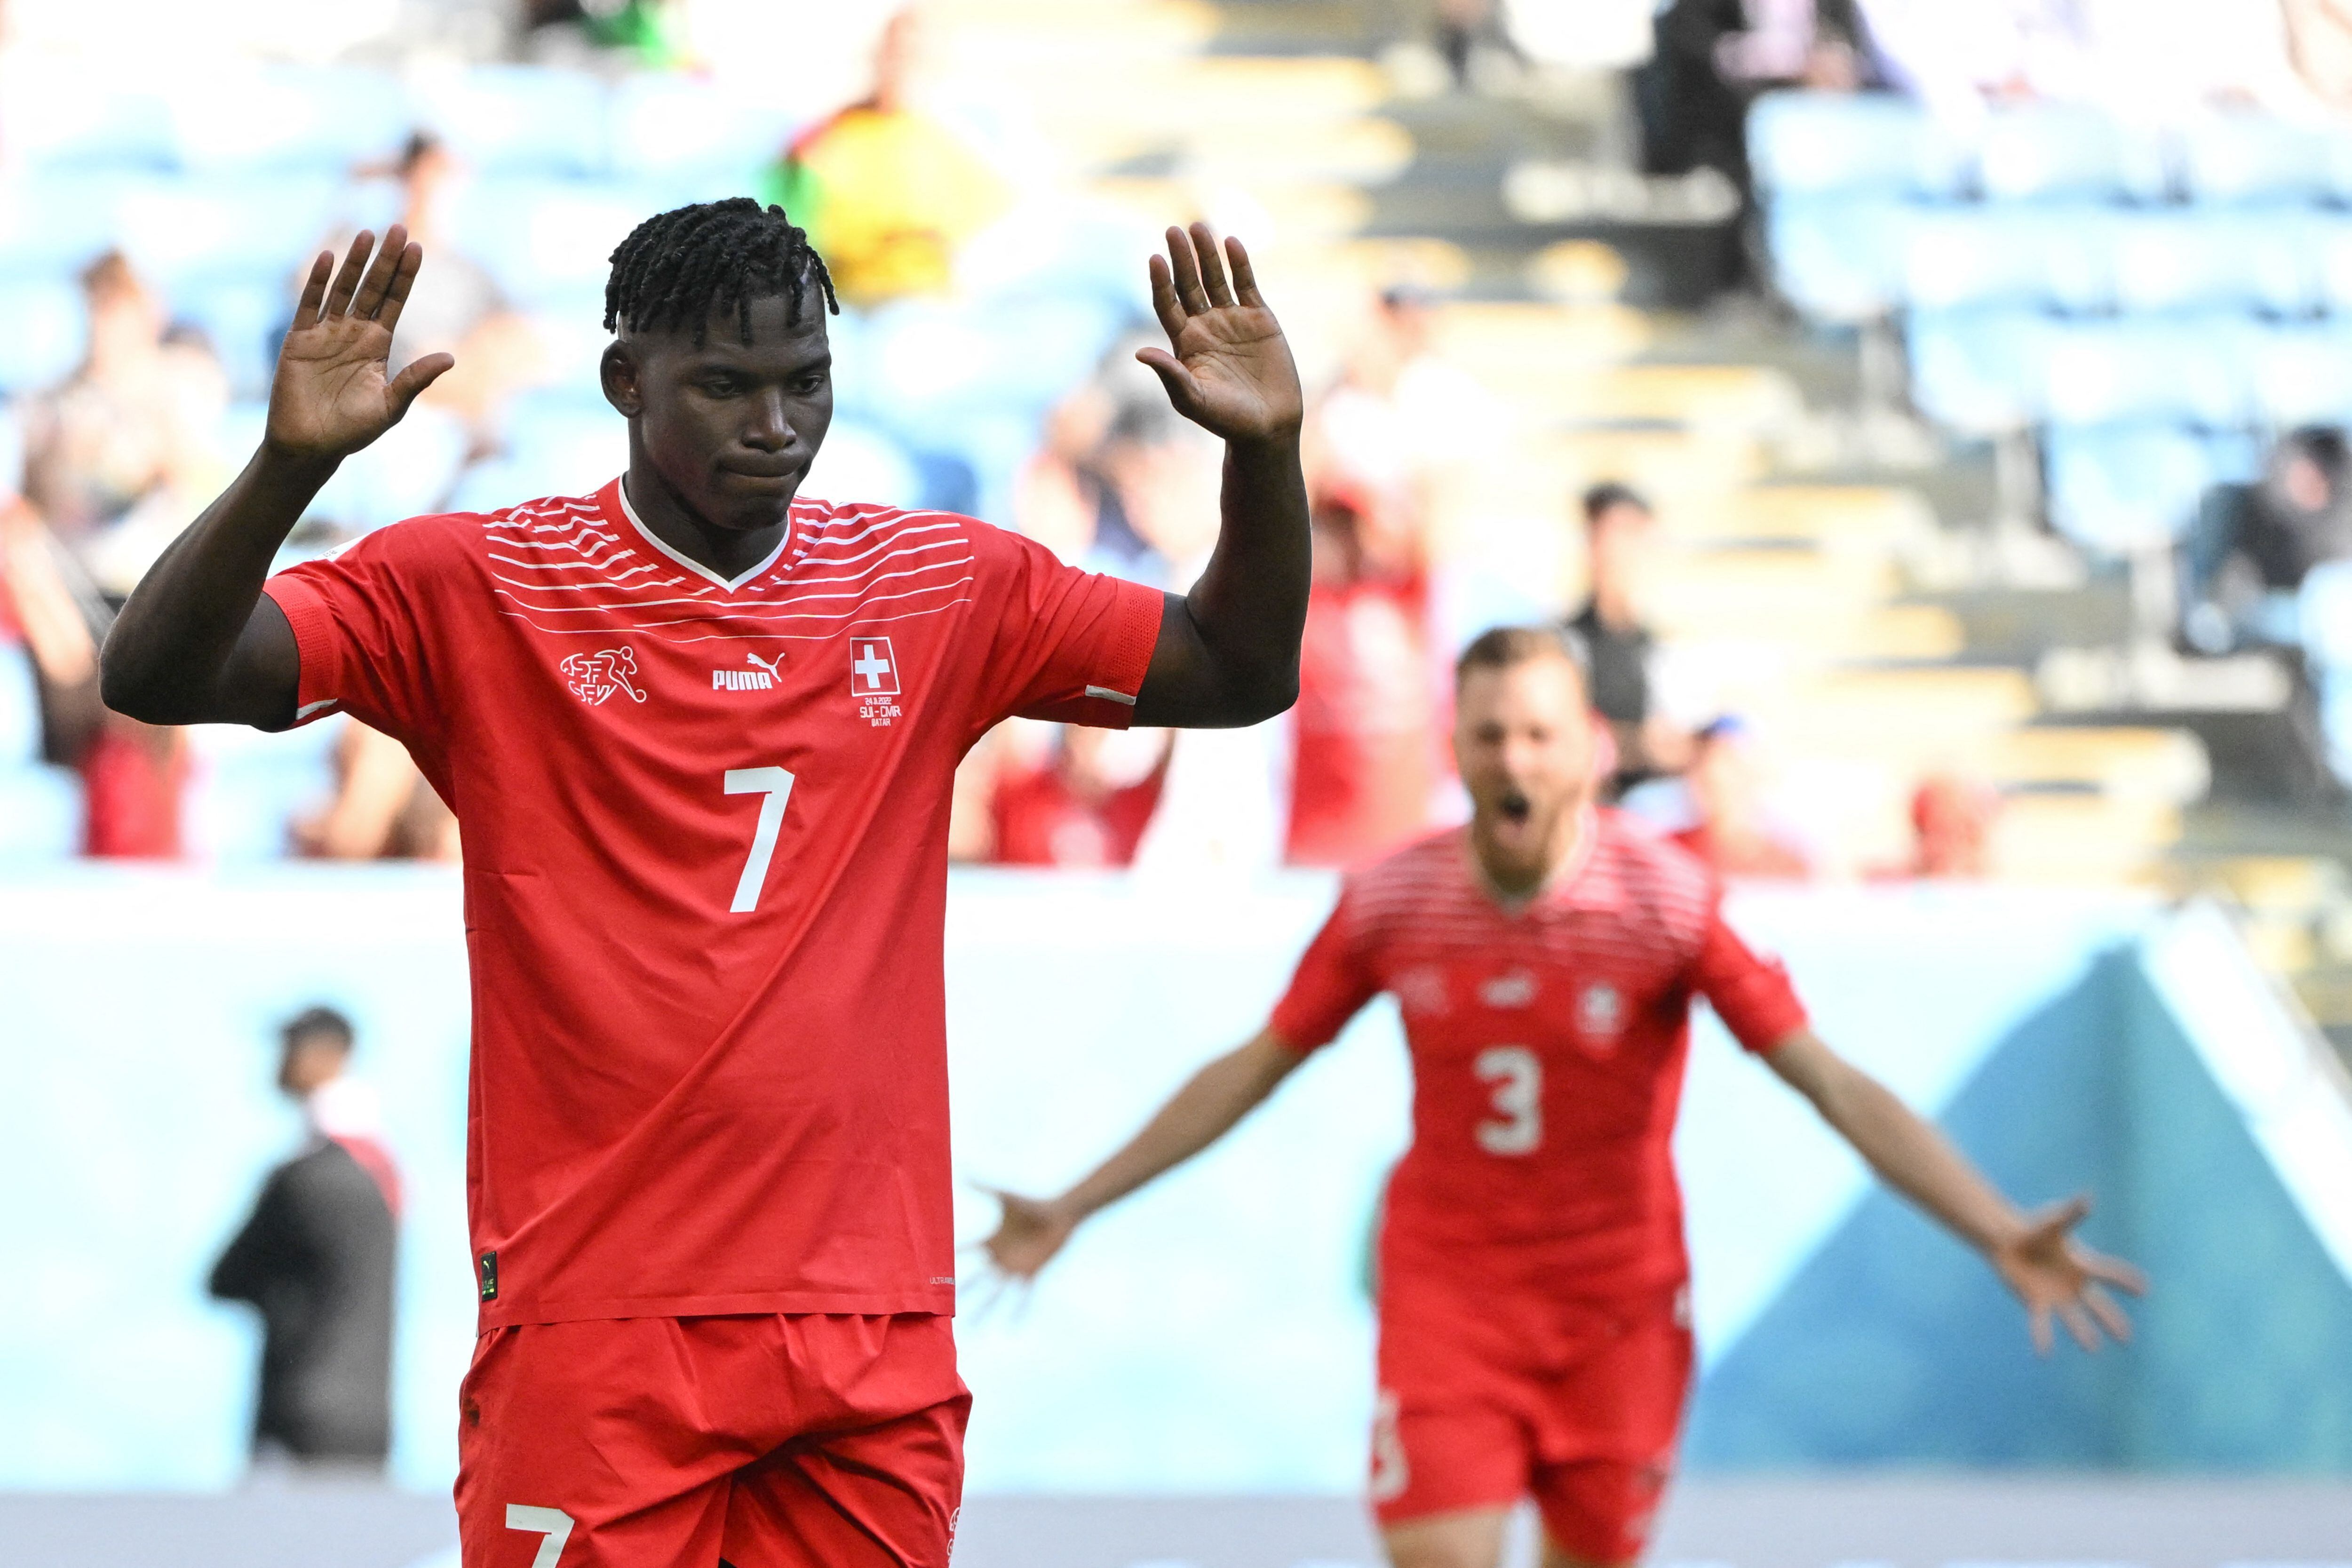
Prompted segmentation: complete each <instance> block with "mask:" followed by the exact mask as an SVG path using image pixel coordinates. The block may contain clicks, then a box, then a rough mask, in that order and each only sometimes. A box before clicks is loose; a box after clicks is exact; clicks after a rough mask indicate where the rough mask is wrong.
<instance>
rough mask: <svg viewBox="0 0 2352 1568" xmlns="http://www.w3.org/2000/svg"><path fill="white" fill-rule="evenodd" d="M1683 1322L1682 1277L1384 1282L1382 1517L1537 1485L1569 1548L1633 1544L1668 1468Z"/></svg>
mask: <svg viewBox="0 0 2352 1568" xmlns="http://www.w3.org/2000/svg"><path fill="white" fill-rule="evenodd" d="M1399 1283H1400V1284H1402V1283H1403V1282H1399ZM1689 1323H1690V1314H1689V1310H1688V1297H1687V1296H1686V1295H1685V1293H1684V1292H1683V1291H1682V1290H1681V1289H1675V1290H1673V1291H1670V1292H1660V1293H1656V1294H1654V1295H1649V1296H1645V1297H1638V1298H1633V1299H1629V1300H1611V1301H1601V1302H1595V1301H1575V1300H1563V1299H1560V1298H1557V1297H1549V1298H1545V1299H1542V1300H1536V1299H1532V1298H1517V1297H1514V1296H1511V1295H1493V1294H1488V1295H1483V1296H1475V1297H1474V1296H1473V1295H1472V1294H1471V1293H1469V1292H1466V1291H1464V1290H1461V1289H1458V1288H1439V1287H1434V1286H1431V1285H1426V1284H1410V1285H1405V1288H1403V1289H1394V1288H1389V1289H1383V1292H1382V1297H1381V1340H1380V1379H1381V1393H1380V1406H1379V1414H1378V1415H1377V1418H1376V1424H1375V1426H1374V1427H1373V1432H1372V1477H1371V1497H1372V1505H1373V1510H1374V1511H1375V1512H1376V1513H1377V1514H1378V1515H1379V1516H1380V1521H1381V1524H1383V1525H1393V1524H1402V1523H1404V1522H1405V1521H1409V1520H1417V1519H1423V1518H1427V1517H1429V1516H1430V1515H1433V1514H1441V1513H1453V1512H1455V1511H1458V1510H1465V1509H1481V1508H1508V1507H1510V1506H1512V1505H1513V1504H1515V1503H1517V1501H1518V1500H1519V1499H1521V1498H1523V1497H1532V1498H1534V1499H1535V1501H1536V1507H1537V1508H1538V1510H1539V1511H1540V1512H1541V1513H1542V1515H1543V1521H1544V1529H1545V1531H1546V1532H1547V1533H1548V1534H1549V1536H1550V1537H1551V1539H1552V1541H1553V1542H1554V1543H1555V1544H1556V1545H1558V1546H1559V1548H1560V1549H1561V1550H1562V1551H1564V1552H1568V1553H1569V1554H1570V1555H1571V1556H1573V1557H1576V1558H1578V1559H1580V1560H1581V1561H1583V1562H1587V1563H1630V1562H1632V1561H1633V1560H1634V1559H1635V1558H1637V1557H1639V1556H1640V1555H1641V1554H1642V1549H1643V1545H1644V1544H1645V1542H1647V1541H1648V1538H1649V1533H1650V1526H1651V1521H1652V1520H1653V1518H1654V1515H1655V1514H1656V1511H1657V1507H1658V1503H1659V1501H1660V1500H1661V1499H1662V1498H1663V1497H1664V1491H1665V1485H1666V1480H1667V1478H1668V1477H1669V1476H1670V1475H1672V1473H1673V1470H1674V1455H1675V1438H1676V1436H1678V1435H1679V1434H1680V1432H1681V1429H1682V1415H1683V1405H1684V1403H1685V1398H1686V1397H1687V1395H1688V1393H1689V1390H1690V1376H1691V1335H1690V1326H1689Z"/></svg>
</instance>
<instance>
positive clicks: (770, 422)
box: [743, 388, 794, 452]
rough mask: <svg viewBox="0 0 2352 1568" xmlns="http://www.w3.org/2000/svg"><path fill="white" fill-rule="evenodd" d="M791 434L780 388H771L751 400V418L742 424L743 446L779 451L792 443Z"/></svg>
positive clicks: (791, 430)
mask: <svg viewBox="0 0 2352 1568" xmlns="http://www.w3.org/2000/svg"><path fill="white" fill-rule="evenodd" d="M793 434H794V433H793V422H792V420H791V418H790V417H789V416H787V415H786V413H785V411H784V395H783V393H782V390H780V389H774V388H772V389H770V390H769V391H767V392H765V393H762V394H761V395H760V396H758V397H756V398H753V399H752V400H751V418H750V419H749V420H748V421H747V422H746V423H745V425H744V426H743V444H744V445H745V446H747V447H756V448H757V449H758V450H760V451H762V452H779V451H782V450H783V449H784V448H785V447H789V446H791V445H792V444H793Z"/></svg>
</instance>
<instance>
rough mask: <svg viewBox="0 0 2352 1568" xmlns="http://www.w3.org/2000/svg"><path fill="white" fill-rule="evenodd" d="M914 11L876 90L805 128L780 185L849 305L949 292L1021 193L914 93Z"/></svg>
mask: <svg viewBox="0 0 2352 1568" xmlns="http://www.w3.org/2000/svg"><path fill="white" fill-rule="evenodd" d="M918 48H919V22H918V19H917V15H916V13H915V12H914V11H913V10H911V9H910V10H906V11H902V12H900V13H899V14H898V16H894V17H892V18H891V21H890V25H889V26H887V28H885V29H884V31H883V35H882V41H881V44H880V46H879V47H877V49H876V51H875V58H874V90H873V91H872V92H871V93H870V94H868V95H867V96H866V98H865V99H864V100H861V101H859V102H856V103H853V104H851V105H850V106H849V107H848V108H846V109H844V110H841V111H840V112H838V113H836V114H834V115H832V116H830V117H828V118H827V119H825V120H824V121H822V122H821V123H819V124H818V125H816V126H815V127H814V128H813V129H811V130H810V131H808V132H805V133H803V135H802V136H801V137H800V138H799V139H798V140H797V141H795V142H793V144H792V146H791V147H790V148H788V149H787V150H786V151H785V153H784V155H783V159H782V162H781V163H779V164H778V166H777V167H776V169H775V171H774V173H773V174H772V176H771V178H770V180H769V183H768V190H767V199H768V200H770V201H772V202H774V203H776V204H777V205H781V206H782V207H783V209H784V210H785V211H786V212H788V213H790V214H792V215H793V220H794V221H795V222H797V223H799V224H800V225H801V226H803V227H804V228H806V229H807V230H808V231H809V237H810V239H811V240H812V241H813V242H814V244H815V246H816V247H817V249H818V250H819V251H821V252H823V253H824V259H825V265H826V267H828V268H831V270H832V273H833V281H834V287H835V289H836V290H837V291H838V292H839V294H840V296H841V300H842V302H843V303H844V304H845V305H856V306H861V307H867V308H870V307H872V306H875V305H879V304H884V303H887V302H888V301H889V300H897V299H901V298H904V297H906V296H908V295H913V294H940V293H945V292H946V291H947V290H948V289H949V287H950V284H951V283H952V282H953V280H954V273H955V256H956V251H957V249H958V247H961V245H962V244H963V242H964V241H965V240H966V239H968V238H970V237H971V236H972V235H973V234H974V233H976V232H978V231H979V230H980V229H982V228H983V227H985V226H987V225H988V224H989V223H991V222H992V221H993V220H994V219H995V218H996V217H998V216H1000V215H1002V214H1003V212H1004V211H1005V209H1006V207H1007V205H1008V204H1009V201H1010V194H1009V193H1008V192H1007V191H1006V189H1005V188H1004V184H1003V182H1002V181H1001V180H999V179H998V177H997V175H996V174H995V171H993V170H992V169H991V168H990V167H989V166H988V164H987V163H985V162H984V161H983V160H982V158H981V157H980V156H979V154H978V153H975V152H974V151H973V150H972V149H971V146H970V145H969V144H968V143H967V142H966V141H965V139H964V138H963V137H962V136H961V135H959V134H958V133H957V132H955V131H954V130H953V129H951V128H950V127H949V126H948V125H946V124H945V123H943V122H942V121H940V120H939V119H937V118H936V117H934V116H932V115H930V114H928V113H926V112H925V111H924V110H922V109H920V108H919V107H918V106H916V105H915V104H913V103H912V102H911V101H910V100H909V93H908V89H909V87H910V85H911V78H912V76H913V74H914V69H915V66H916V63H917V52H918Z"/></svg>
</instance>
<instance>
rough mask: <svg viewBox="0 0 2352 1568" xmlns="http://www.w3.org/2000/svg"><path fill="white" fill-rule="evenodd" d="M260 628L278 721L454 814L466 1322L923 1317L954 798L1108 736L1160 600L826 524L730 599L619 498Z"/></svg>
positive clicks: (906, 522) (361, 573)
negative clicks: (289, 699)
mask: <svg viewBox="0 0 2352 1568" xmlns="http://www.w3.org/2000/svg"><path fill="white" fill-rule="evenodd" d="M268 592H269V594H270V595H271V596H272V597H273V598H275V599H276V600H277V601H278V604H279V605H281V606H283V608H284V609H285V611H286V616H287V618H288V620H289V621H290V622H291V623H292V624H293V627H294V635H295V638H296V640H297V642H298V643H299V645H300V648H301V658H302V675H301V691H300V711H301V715H302V716H303V717H306V718H307V717H310V716H313V715H316V714H319V713H322V712H326V711H329V710H335V709H341V710H344V711H347V712H350V713H352V714H353V715H355V716H356V717H358V718H359V719H361V720H362V721H364V722H366V723H368V724H372V725H373V726H375V727H376V728H377V729H380V730H383V731H385V732H386V733H388V734H392V735H394V736H397V737H398V738H399V739H400V740H402V741H403V742H405V743H406V744H407V746H408V748H409V750H410V752H413V753H414V754H415V758H416V760H417V763H418V764H419V766H421V767H422V768H423V769H424V772H425V776H426V777H427V778H429V779H430V780H432V782H433V785H434V787H435V788H436V789H437V790H439V791H440V792H441V795H442V798H443V799H445V800H446V801H447V802H448V803H449V805H450V806H451V808H452V809H453V810H454V811H455V812H456V813H457V820H458V824H459V826H460V831H461V833H462V835H463V838H464V843H465V879H466V934H467V946H468V948H469V950H470V955H471V960H472V971H473V1016H474V1017H473V1028H474V1051H473V1069H472V1073H473V1077H472V1086H471V1090H472V1091H471V1106H470V1111H469V1118H468V1121H469V1125H468V1158H467V1190H468V1195H469V1199H470V1209H471V1219H472V1229H473V1238H474V1247H475V1252H476V1255H477V1266H478V1272H479V1275H480V1279H481V1287H482V1294H483V1297H484V1301H483V1307H482V1321H483V1323H484V1325H485V1326H486V1327H487V1326H491V1325H496V1324H502V1323H530V1322H557V1321H567V1320H576V1319H588V1318H615V1317H635V1316H684V1315H689V1314H699V1313H713V1312H772V1311H776V1312H867V1313H883V1312H908V1311H949V1310H953V1304H954V1289H953V1287H954V1279H953V1275H954V1271H955V1269H954V1261H953V1252H954V1244H953V1237H952V1231H951V1226H950V1182H949V1170H948V1086H947V1059H946V1018H945V1002H944V995H943V992H944V981H943V976H942V968H943V965H942V961H941V951H940V944H941V928H942V924H943V921H944V918H945V912H946V900H947V874H946V873H947V828H948V797H949V792H950V784H951V781H952V778H953V774H954V771H955V765H956V763H957V761H958V760H959V759H960V758H961V757H962V755H963V754H964V752H965V751H966V750H967V749H968V748H969V747H970V746H971V743H972V742H973V741H975V740H977V739H978V738H979V737H980V735H981V734H982V732H984V731H986V730H987V729H988V728H989V727H990V726H991V725H992V724H994V723H996V722H997V721H1000V720H1002V719H1003V718H1005V717H1007V716H1008V715H1011V714H1014V713H1025V714H1033V715H1037V716H1041V717H1045V718H1054V719H1065V720H1069V721H1076V722H1081V723H1088V724H1098V725H1110V726H1123V725H1125V724H1126V723H1127V721H1128V719H1129V715H1130V714H1131V713H1132V712H1133V710H1134V703H1135V698H1136V693H1137V692H1138V690H1139V689H1140V687H1141V685H1142V681H1143V675H1144V670H1145V668H1146V667H1147V666H1148V665H1149V664H1150V658H1151V649H1152V645H1153V642H1154V639H1155V638H1156V637H1157V636H1158V632H1159V626H1160V605H1161V596H1160V595H1159V594H1158V593H1156V592H1153V591H1151V590H1149V589H1145V588H1141V587H1138V586H1135V585H1133V584H1125V583H1120V582H1117V581H1115V580H1112V579H1109V578H1105V577H1097V576H1093V575H1090V574H1086V573H1083V572H1078V571H1075V570H1073V569H1071V568H1068V567H1066V566H1064V565H1062V564H1061V563H1059V562H1057V561H1056V560H1055V558H1054V557H1053V555H1052V554H1051V553H1050V552H1047V551H1045V549H1044V548H1042V547H1041V546H1038V545H1036V544H1033V543H1031V542H1028V541H1026V540H1024V539H1022V538H1020V537H1018V536H1017V535H1014V534H1010V533H1005V532H1002V531H998V530H997V529H994V528H991V527H989V526H988V525H987V524H985V523H982V522H976V521H972V520H971V519H970V518H964V517H956V516H952V515H949V514H946V513H941V512H905V511H898V510H891V509H889V508H886V507H877V506H836V505H832V504H829V503H826V502H823V501H801V502H797V503H795V504H794V506H793V511H792V522H791V527H790V529H789V531H788V533H787V537H786V538H785V539H784V541H783V542H782V543H781V544H780V545H779V546H778V547H777V549H776V551H775V552H774V553H773V554H772V555H771V556H770V557H769V558H768V559H767V560H766V561H764V562H762V563H760V564H759V565H758V566H756V567H754V568H752V569H751V571H749V572H746V573H745V574H742V575H741V576H740V577H738V578H736V579H734V580H733V581H732V582H728V581H724V580H722V579H720V578H719V576H718V575H717V574H715V573H712V572H710V571H709V570H708V569H706V568H704V567H702V566H700V565H699V564H698V563H694V562H692V561H689V560H688V559H687V558H686V557H684V556H682V555H679V554H678V553H677V552H674V551H673V550H671V549H670V548H669V547H668V546H667V545H666V544H664V543H663V542H661V541H660V540H658V539H656V537H655V536H654V535H653V534H652V533H650V532H649V531H646V529H645V528H644V526H643V525H642V524H641V523H639V522H638V521H636V519H635V517H634V516H633V515H631V513H630V510H629V509H628V506H627V503H626V501H625V499H624V498H623V495H622V491H621V486H620V483H619V481H617V480H615V481H614V482H613V483H611V484H608V485H606V486H605V487H604V489H602V490H599V491H598V492H596V493H595V494H594V495H593V496H586V497H575V498H570V499H553V500H538V501H532V502H530V503H528V504H526V505H523V506H520V507H516V508H514V509H512V510H508V511H501V512H497V513H494V514H491V515H489V516H477V515H457V516H445V517H425V518H416V519H412V520H411V521H406V522H403V523H398V524H395V525H394V526H392V527H390V528H386V529H383V530H380V531H377V532H374V533H372V534H370V535H368V536H367V537H365V538H363V539H362V540H360V541H358V542H356V543H354V544H352V545H351V546H349V547H347V548H346V549H344V550H342V551H341V552H338V553H337V554H336V555H335V556H334V557H333V558H332V559H331V560H327V561H320V562H315V563H309V564H305V565H302V566H298V567H295V568H293V569H292V570H290V571H289V572H286V573H283V574H280V575H278V576H277V577H274V578H272V579H271V580H270V583H269V585H268ZM489 1254H495V1257H493V1258H487V1260H486V1259H485V1255H489Z"/></svg>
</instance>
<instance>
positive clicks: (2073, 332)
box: [2042, 315, 2261, 427]
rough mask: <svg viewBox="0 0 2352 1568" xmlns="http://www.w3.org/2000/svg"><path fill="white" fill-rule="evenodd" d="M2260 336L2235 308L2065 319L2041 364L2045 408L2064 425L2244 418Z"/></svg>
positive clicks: (2211, 422)
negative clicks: (2216, 312) (2230, 312)
mask: <svg viewBox="0 0 2352 1568" xmlns="http://www.w3.org/2000/svg"><path fill="white" fill-rule="evenodd" d="M2260 339H2261V332H2260V331H2259V329H2257V328H2256V327H2254V326H2253V325H2252V323H2250V322H2248V321H2244V320H2242V319H2241V318H2233V317H2229V316H2211V315H2207V316H2183V317H2163V318H2138V319H2126V320H2124V321H2068V322H2062V323H2060V324H2059V325H2058V326H2057V327H2056V328H2055V329H2054V330H2053V332H2052V334H2051V337H2050V342H2049V354H2048V358H2047V359H2046V361H2045V362H2044V365H2043V369H2044V380H2043V383H2042V413H2043V415H2044V416H2046V417H2047V418H2049V419H2051V420H2052V421H2053V422H2056V423H2059V424H2066V425H2105V424H2114V423H2119V422H2124V421H2135V420H2146V421H2159V420H2162V421H2174V422H2178V423H2181V424H2194V425H2201V426H2221V427H2227V426H2236V425H2242V424H2244V423H2246V422H2247V421H2248V420H2249V419H2250V418H2251V417H2252V403H2253V363H2252V362H2253V360H2254V357H2255V351H2256V349H2257V348H2258V346H2259V342H2260Z"/></svg>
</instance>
